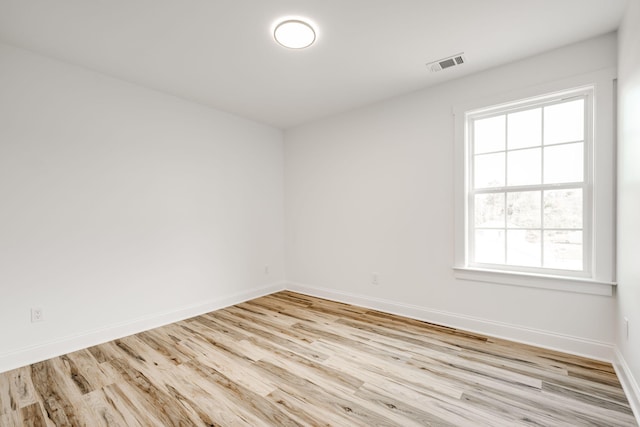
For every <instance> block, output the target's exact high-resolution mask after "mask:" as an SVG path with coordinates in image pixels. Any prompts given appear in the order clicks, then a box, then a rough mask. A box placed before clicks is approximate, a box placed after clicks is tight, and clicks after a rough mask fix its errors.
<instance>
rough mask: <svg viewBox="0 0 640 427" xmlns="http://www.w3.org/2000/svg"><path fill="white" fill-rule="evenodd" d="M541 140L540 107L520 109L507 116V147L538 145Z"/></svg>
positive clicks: (511, 148)
mask: <svg viewBox="0 0 640 427" xmlns="http://www.w3.org/2000/svg"><path fill="white" fill-rule="evenodd" d="M541 140H542V109H541V108H534V109H533V110H526V111H520V112H518V113H513V114H509V115H508V117H507V148H509V149H510V150H513V149H514V148H525V147H532V146H535V145H540V143H541Z"/></svg>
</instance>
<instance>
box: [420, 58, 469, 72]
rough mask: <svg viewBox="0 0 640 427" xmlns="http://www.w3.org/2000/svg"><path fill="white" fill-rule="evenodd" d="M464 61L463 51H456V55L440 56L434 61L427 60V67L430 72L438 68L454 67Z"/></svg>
mask: <svg viewBox="0 0 640 427" xmlns="http://www.w3.org/2000/svg"><path fill="white" fill-rule="evenodd" d="M465 62H466V60H465V59H464V53H458V54H456V55H453V56H450V57H448V58H442V59H439V60H437V61H434V62H429V63H428V64H427V67H429V69H430V70H431V72H434V73H435V72H437V71H440V70H444V69H445V68H451V67H456V66H458V65H462V64H464V63H465Z"/></svg>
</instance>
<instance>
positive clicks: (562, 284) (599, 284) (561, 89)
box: [453, 68, 616, 295]
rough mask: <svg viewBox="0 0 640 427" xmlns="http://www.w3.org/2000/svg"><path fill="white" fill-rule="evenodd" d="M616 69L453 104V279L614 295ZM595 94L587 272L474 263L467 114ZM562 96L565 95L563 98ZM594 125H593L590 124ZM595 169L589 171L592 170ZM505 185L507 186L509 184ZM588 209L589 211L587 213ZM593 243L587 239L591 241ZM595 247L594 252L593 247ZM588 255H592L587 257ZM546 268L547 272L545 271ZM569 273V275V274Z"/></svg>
mask: <svg viewBox="0 0 640 427" xmlns="http://www.w3.org/2000/svg"><path fill="white" fill-rule="evenodd" d="M615 76H616V73H615V69H612V68H611V69H604V70H600V71H596V72H593V73H587V74H583V75H579V76H574V77H570V78H566V79H562V80H558V81H555V82H550V83H546V84H541V85H538V86H534V87H528V88H523V89H517V90H512V91H510V92H507V93H502V94H498V95H495V96H492V97H488V98H485V99H480V100H477V101H474V102H469V103H466V104H461V105H457V106H454V108H453V114H454V122H455V149H454V159H455V165H454V166H455V167H454V174H455V176H454V187H455V188H454V190H455V191H454V195H455V218H454V222H455V254H454V265H453V270H454V276H455V277H456V278H457V279H460V280H470V281H474V282H489V283H495V284H506V285H515V286H526V287H534V288H545V289H553V290H562V291H569V292H579V293H587V294H596V295H612V294H613V288H614V287H615V221H614V218H615V132H614V129H615V128H614V120H615V102H614V96H615V92H614V83H615V82H614V81H615ZM589 90H590V91H591V93H590V99H591V105H590V106H588V107H587V105H585V108H586V109H587V111H588V112H589V113H588V114H589V116H590V120H589V121H585V126H590V128H591V133H592V137H591V138H589V141H587V135H586V134H585V142H584V143H585V156H584V162H585V169H584V171H585V181H584V183H585V184H584V185H586V186H589V187H590V191H589V195H587V196H586V197H585V193H583V216H584V217H583V230H586V229H587V224H591V227H589V228H590V233H589V235H588V236H587V235H585V234H584V232H583V245H584V246H583V248H584V249H583V258H584V259H585V260H586V262H587V263H586V264H584V265H583V269H584V271H583V272H582V273H578V274H576V272H575V271H574V272H571V271H570V270H552V269H539V268H537V267H534V268H528V267H517V268H506V269H505V268H504V267H505V266H504V265H500V264H498V265H489V264H474V263H470V262H469V261H470V259H471V258H470V257H469V249H470V245H469V220H470V219H469V214H468V209H467V205H468V203H469V199H468V198H469V194H470V192H469V188H470V182H469V175H468V174H469V171H470V170H471V169H470V168H469V163H470V156H469V155H468V153H469V150H468V140H467V134H468V129H467V115H468V114H469V113H475V114H480V113H486V114H487V115H490V114H491V113H492V112H495V111H497V110H505V109H507V108H513V109H514V111H516V110H517V109H518V108H520V109H528V108H531V106H532V105H534V103H535V102H548V101H549V100H554V99H556V100H557V101H558V102H561V99H564V98H567V96H571V95H574V96H575V94H579V93H582V92H585V91H589ZM560 95H564V96H563V97H560ZM589 122H590V123H591V124H590V125H588V123H589ZM588 171H590V172H588ZM505 185H506V183H505ZM585 206H588V207H589V209H584V207H585ZM587 239H588V241H587ZM588 248H590V249H588ZM587 251H588V254H587V253H586V252H587ZM541 270H542V271H541ZM568 272H569V273H568Z"/></svg>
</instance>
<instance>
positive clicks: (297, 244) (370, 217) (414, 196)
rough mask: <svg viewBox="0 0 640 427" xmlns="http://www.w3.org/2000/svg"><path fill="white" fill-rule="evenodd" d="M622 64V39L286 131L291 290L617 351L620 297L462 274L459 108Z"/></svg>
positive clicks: (598, 41)
mask: <svg viewBox="0 0 640 427" xmlns="http://www.w3.org/2000/svg"><path fill="white" fill-rule="evenodd" d="M615 66H616V36H615V35H613V34H610V35H606V36H602V37H599V38H595V39H592V40H588V41H585V42H582V43H578V44H575V45H571V46H568V47H565V48H562V49H559V50H556V51H552V52H549V53H546V54H543V55H540V56H536V57H533V58H530V59H527V60H524V61H520V62H517V63H513V64H509V65H506V66H503V67H499V68H496V69H492V70H489V71H486V72H483V73H479V74H476V75H473V76H471V77H466V78H462V79H459V80H456V81H452V82H450V83H446V84H443V85H440V86H437V87H433V88H428V89H425V90H422V91H419V92H416V93H413V94H409V95H406V96H402V97H398V98H394V99H390V100H387V101H385V102H381V103H378V104H375V105H372V106H370V107H367V108H363V109H359V110H357V111H352V112H349V113H345V114H341V115H338V116H335V117H331V118H327V119H324V120H321V121H318V122H314V123H310V124H307V125H303V126H300V127H298V128H295V129H292V130H289V131H287V132H285V194H286V198H285V203H286V205H285V206H286V207H285V214H286V219H285V227H286V230H287V232H286V233H287V234H286V262H287V280H288V281H289V282H290V283H291V285H290V286H291V288H293V289H296V290H301V291H304V292H308V293H315V294H317V295H322V296H327V297H331V298H337V299H342V300H343V301H349V302H356V303H360V304H365V305H369V306H372V307H375V308H381V309H385V310H389V311H395V312H399V313H404V314H408V315H413V316H415V317H419V318H423V319H426V320H431V321H435V322H438V323H445V324H449V325H452V326H457V327H464V328H466V329H471V330H476V331H480V332H484V333H488V334H492V335H499V336H504V337H507V338H510V339H515V340H521V341H526V342H532V343H535V344H538V345H543V346H548V347H555V348H559V349H561V350H565V351H570V352H574V353H582V354H587V355H590V356H593V357H598V358H605V359H606V358H610V357H611V356H612V354H611V352H612V348H613V342H614V333H613V331H614V317H615V315H614V312H615V301H614V298H612V297H606V296H596V295H586V294H579V293H570V292H562V291H554V290H546V289H533V288H527V287H513V286H505V285H498V284H491V283H479V282H469V281H462V280H456V279H454V277H453V272H452V266H453V263H454V259H453V258H454V247H453V244H454V228H453V227H454V196H453V190H454V174H453V165H454V158H453V152H454V117H453V115H452V108H453V107H454V106H456V105H460V104H466V103H469V102H472V101H477V100H481V99H484V98H487V97H492V96H494V95H495V94H497V93H507V92H511V91H517V90H520V89H522V88H526V87H529V86H536V85H542V84H545V83H547V82H551V81H555V80H559V79H565V78H568V77H571V76H575V75H578V74H583V73H587V72H590V71H595V70H600V69H604V68H610V67H614V68H615ZM428 78H429V75H428V73H427V71H426V70H425V80H427V79H428ZM609 143H610V141H609ZM372 272H377V273H379V274H380V279H379V280H380V284H379V285H377V286H374V285H372V284H371V283H370V282H371V273H372Z"/></svg>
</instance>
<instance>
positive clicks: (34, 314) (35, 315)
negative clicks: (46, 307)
mask: <svg viewBox="0 0 640 427" xmlns="http://www.w3.org/2000/svg"><path fill="white" fill-rule="evenodd" d="M42 321H44V314H43V313H42V308H32V309H31V323H35V322H42Z"/></svg>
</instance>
